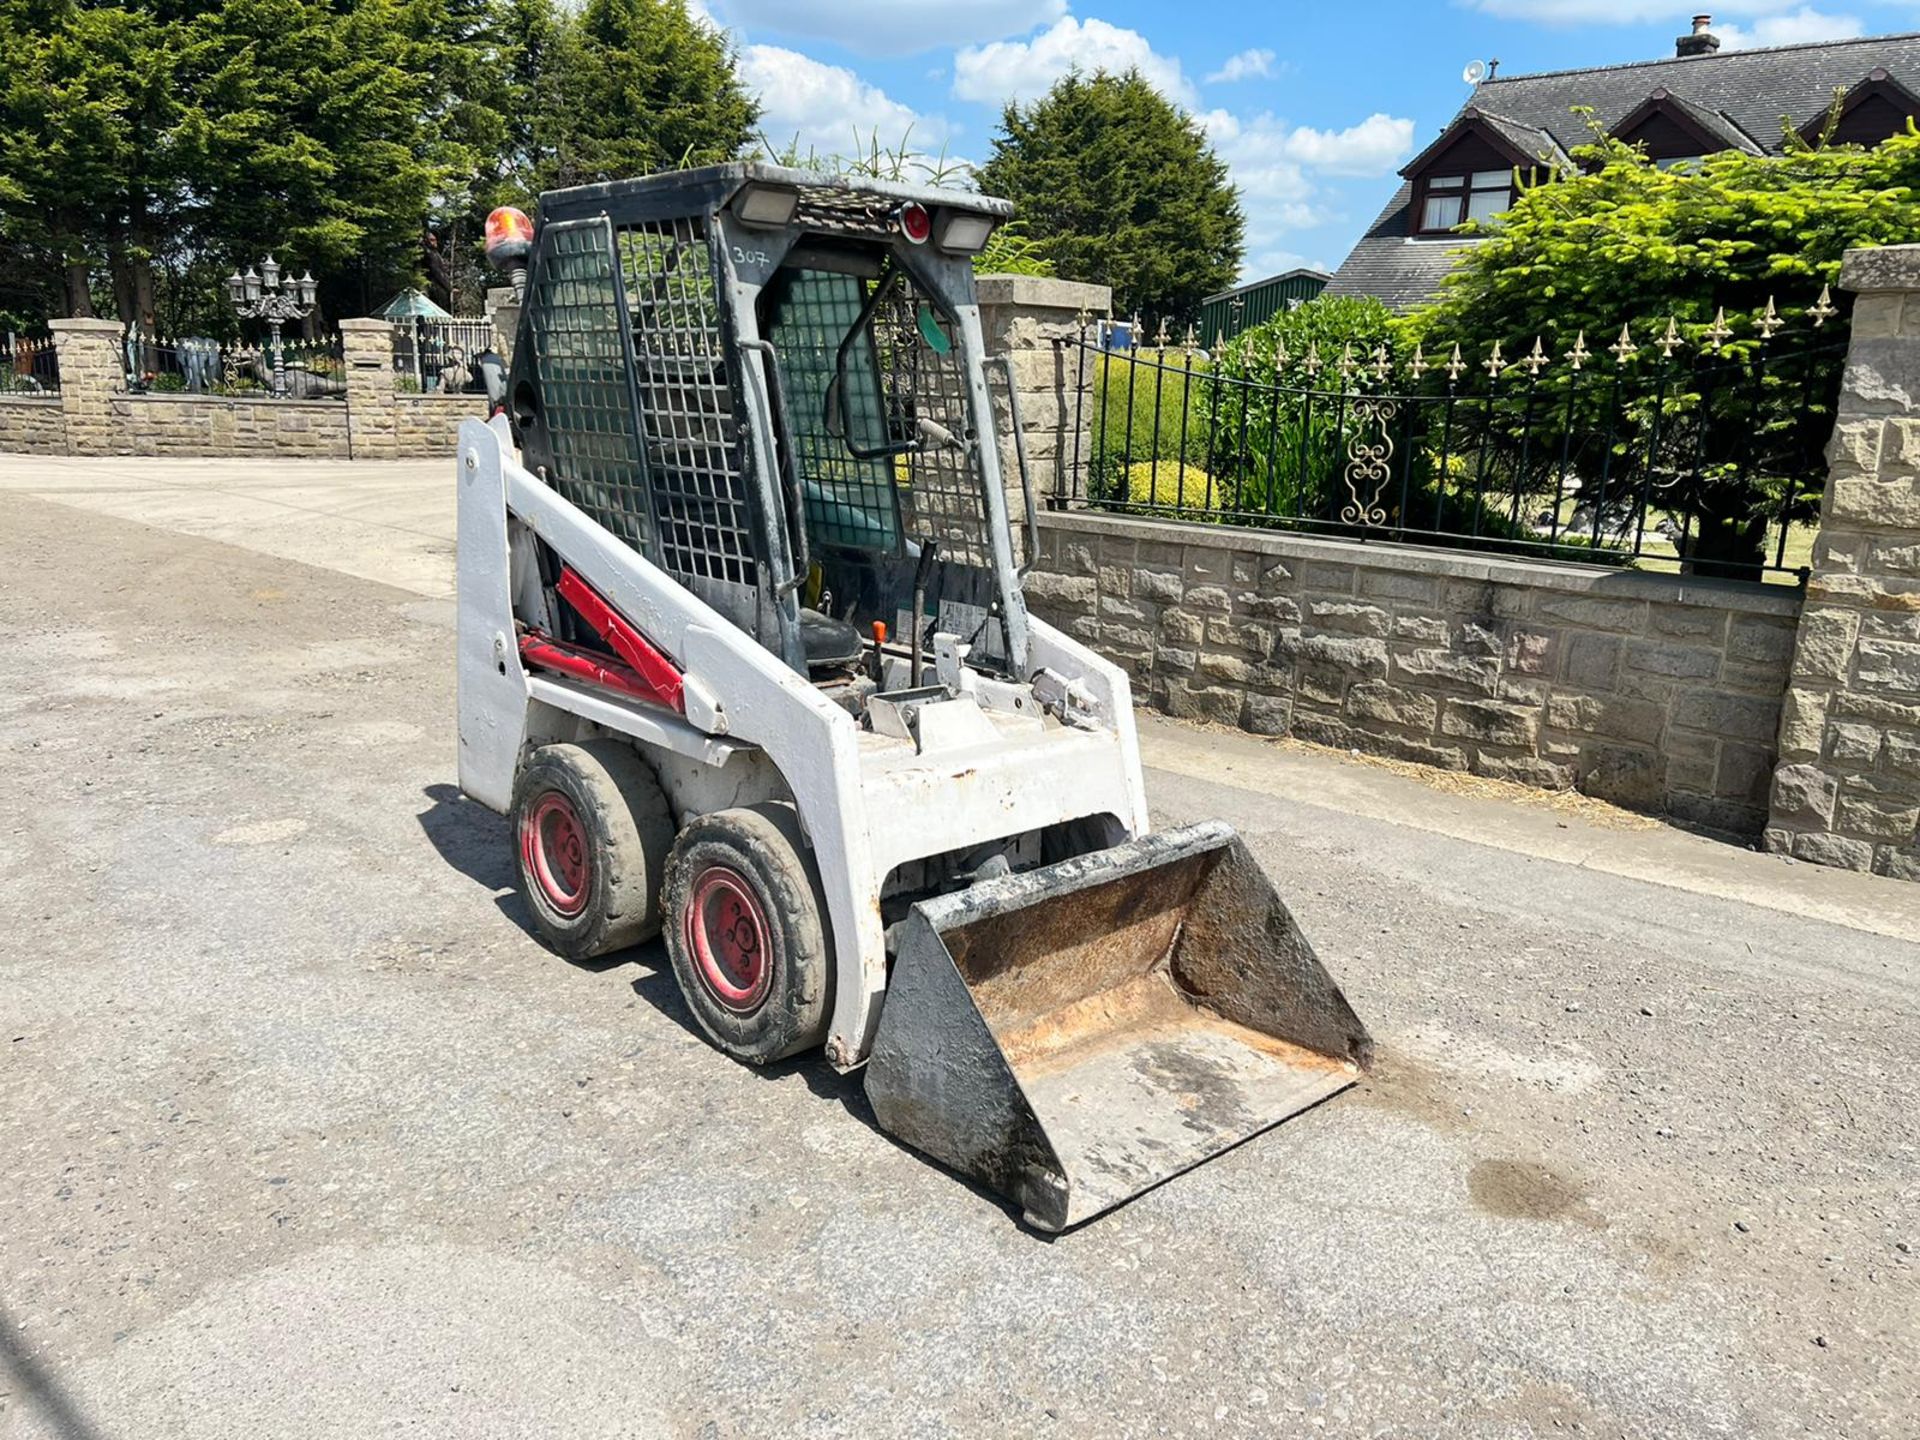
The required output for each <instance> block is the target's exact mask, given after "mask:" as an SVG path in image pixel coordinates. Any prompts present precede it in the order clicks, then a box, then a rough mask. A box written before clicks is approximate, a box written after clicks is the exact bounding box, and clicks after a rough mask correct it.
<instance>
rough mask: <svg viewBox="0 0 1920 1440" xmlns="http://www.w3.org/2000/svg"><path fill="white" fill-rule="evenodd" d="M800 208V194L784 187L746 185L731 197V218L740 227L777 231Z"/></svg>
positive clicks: (787, 222) (791, 218) (790, 219)
mask: <svg viewBox="0 0 1920 1440" xmlns="http://www.w3.org/2000/svg"><path fill="white" fill-rule="evenodd" d="M799 208H800V192H799V191H798V190H794V189H790V188H789V187H787V186H785V185H747V186H743V187H742V188H741V191H740V193H739V194H738V195H736V196H734V197H733V217H734V219H736V220H738V221H739V222H740V223H741V224H742V225H760V226H764V227H766V228H767V229H770V230H777V229H779V228H780V227H781V226H782V225H787V224H790V223H791V222H792V220H793V215H794V212H795V211H796V210H798V209H799Z"/></svg>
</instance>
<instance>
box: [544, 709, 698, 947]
mask: <svg viewBox="0 0 1920 1440" xmlns="http://www.w3.org/2000/svg"><path fill="white" fill-rule="evenodd" d="M513 834H514V851H515V856H516V859H517V861H518V863H517V864H516V865H515V867H514V875H515V878H516V880H517V881H518V885H519V890H520V898H521V899H522V900H524V901H525V902H526V906H527V909H528V910H529V911H530V912H531V913H532V915H533V923H534V928H535V930H536V931H537V932H538V933H539V936H540V938H541V939H542V940H543V941H545V942H546V944H547V945H548V946H549V947H550V948H551V949H553V950H556V951H558V952H559V953H560V954H562V955H564V956H566V958H567V959H569V960H591V959H593V958H594V957H595V956H597V955H605V954H607V953H608V952H609V951H613V950H619V949H622V948H624V947H626V946H628V945H634V944H637V943H639V942H640V941H642V940H645V939H648V938H650V937H651V936H653V935H656V934H658V933H659V930H660V913H661V912H660V897H661V881H662V878H663V877H664V875H665V873H666V862H667V855H668V852H669V851H670V849H671V848H672V846H673V812H672V810H671V809H669V808H668V805H667V798H666V796H665V794H663V793H662V791H661V789H660V782H659V781H658V780H657V779H655V778H654V774H653V771H652V769H651V768H649V767H648V765H647V763H646V761H644V760H642V759H641V758H640V756H639V755H638V754H637V753H636V752H635V750H634V749H633V747H632V746H631V745H627V744H624V743H622V742H620V741H618V740H589V741H586V742H584V743H582V744H578V745H571V744H569V745H543V746H541V747H540V748H539V749H538V750H536V751H534V752H533V754H532V756H531V757H529V758H528V760H527V763H526V764H525V765H523V766H522V767H521V769H520V773H519V775H518V776H517V777H515V780H514V785H513Z"/></svg>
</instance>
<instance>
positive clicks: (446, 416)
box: [393, 395, 487, 455]
mask: <svg viewBox="0 0 1920 1440" xmlns="http://www.w3.org/2000/svg"><path fill="white" fill-rule="evenodd" d="M393 400H394V404H393V449H394V454H395V455H451V454H452V453H453V450H454V439H455V437H456V436H458V434H459V433H460V422H461V421H462V420H465V419H467V418H468V417H469V416H471V417H473V418H474V419H477V420H484V419H486V418H487V397H486V396H484V395H395V396H394V397H393Z"/></svg>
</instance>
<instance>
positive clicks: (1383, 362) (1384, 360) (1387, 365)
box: [1373, 340, 1393, 385]
mask: <svg viewBox="0 0 1920 1440" xmlns="http://www.w3.org/2000/svg"><path fill="white" fill-rule="evenodd" d="M1392 373H1393V361H1392V360H1390V359H1389V358H1388V357H1387V342H1386V341H1384V340H1382V341H1381V342H1380V343H1379V344H1378V345H1376V346H1374V347H1373V378H1374V379H1376V380H1378V381H1379V382H1380V383H1381V384H1382V385H1384V384H1386V383H1387V376H1388V375H1390V374H1392Z"/></svg>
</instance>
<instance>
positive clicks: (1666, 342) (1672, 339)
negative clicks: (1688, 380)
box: [1653, 315, 1687, 360]
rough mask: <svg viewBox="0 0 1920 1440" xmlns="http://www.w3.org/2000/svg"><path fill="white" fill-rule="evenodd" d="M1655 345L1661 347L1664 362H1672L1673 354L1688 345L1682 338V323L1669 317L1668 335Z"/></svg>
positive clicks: (1663, 336) (1655, 342)
mask: <svg viewBox="0 0 1920 1440" xmlns="http://www.w3.org/2000/svg"><path fill="white" fill-rule="evenodd" d="M1653 343H1654V344H1655V345H1656V346H1657V347H1659V350H1660V358H1661V359H1662V360H1671V359H1672V358H1673V352H1674V351H1676V350H1678V349H1679V348H1680V347H1681V346H1682V345H1684V344H1686V343H1687V342H1686V341H1684V340H1682V339H1681V338H1680V322H1679V321H1678V320H1676V319H1674V318H1673V316H1671V315H1669V316H1667V333H1666V334H1664V335H1662V336H1661V337H1660V338H1659V339H1658V340H1656V341H1654V342H1653Z"/></svg>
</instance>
